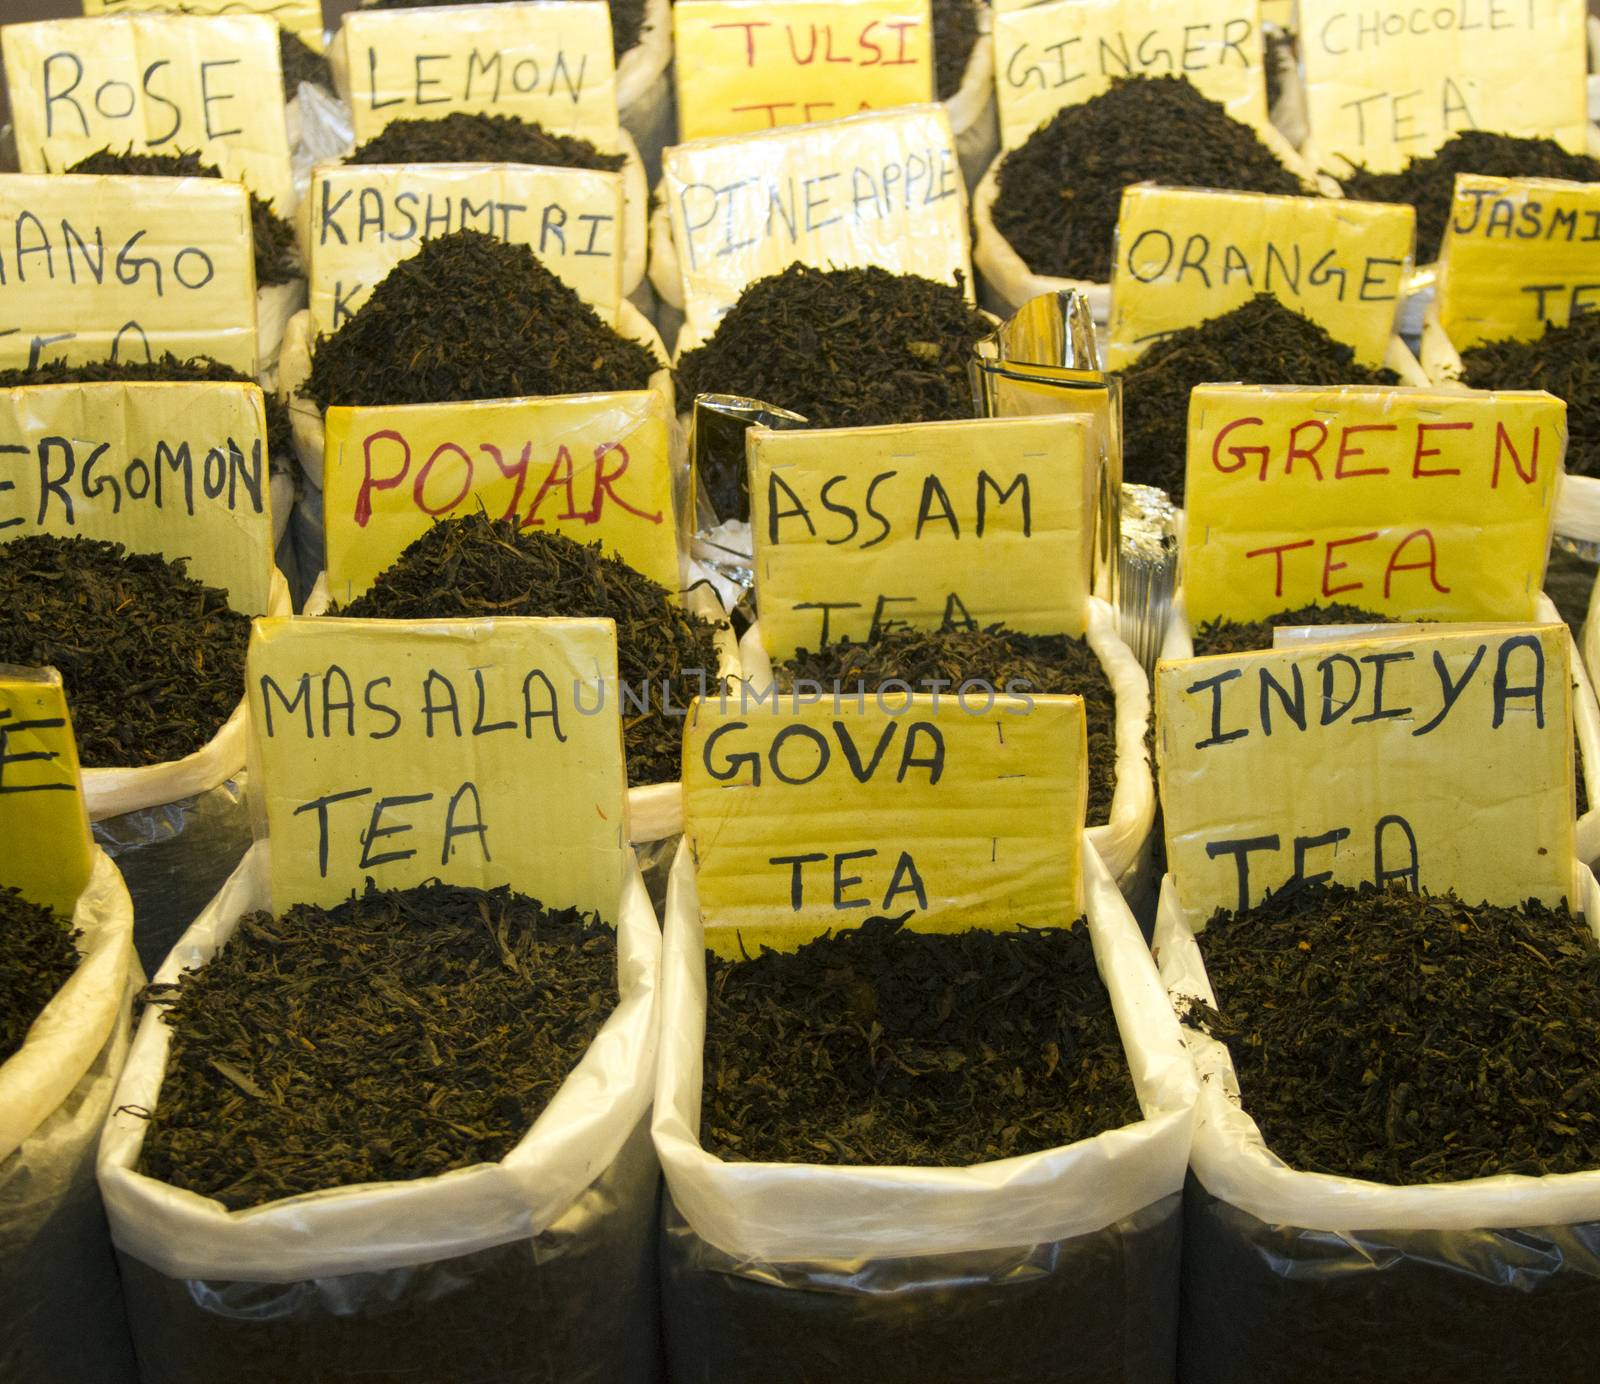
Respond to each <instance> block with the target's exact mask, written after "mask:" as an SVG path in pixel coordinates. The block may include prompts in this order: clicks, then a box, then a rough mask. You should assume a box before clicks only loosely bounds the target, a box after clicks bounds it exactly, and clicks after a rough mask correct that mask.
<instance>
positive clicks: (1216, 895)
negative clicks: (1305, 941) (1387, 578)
mask: <svg viewBox="0 0 1600 1384" xmlns="http://www.w3.org/2000/svg"><path fill="white" fill-rule="evenodd" d="M1571 642H1572V637H1571V635H1570V634H1568V633H1567V629H1566V626H1564V625H1537V626H1520V627H1516V628H1512V629H1509V630H1506V629H1497V630H1494V631H1483V630H1477V631H1465V632H1460V633H1438V634H1409V635H1402V636H1391V637H1387V638H1373V639H1360V640H1348V641H1340V642H1337V643H1331V644H1316V645H1310V646H1306V647H1303V648H1299V649H1271V650H1264V651H1261V652H1256V653H1246V654H1224V655H1219V656H1216V657H1212V658H1201V659H1182V660H1179V661H1177V662H1170V663H1161V664H1158V665H1157V667H1156V709H1157V717H1158V735H1157V748H1158V755H1159V760H1160V770H1161V803H1162V807H1163V810H1164V811H1165V813H1166V823H1167V858H1168V860H1169V861H1170V862H1171V864H1170V866H1169V869H1170V871H1171V878H1172V880H1173V882H1174V883H1175V885H1176V886H1177V891H1178V900H1179V903H1180V904H1181V905H1182V907H1183V909H1184V911H1185V913H1186V914H1187V915H1188V916H1189V917H1190V918H1192V919H1196V920H1200V921H1203V920H1205V919H1207V918H1209V917H1210V916H1211V914H1212V912H1213V911H1214V910H1215V909H1218V908H1226V909H1241V908H1247V907H1250V906H1253V905H1254V904H1257V903H1259V902H1260V901H1261V900H1262V898H1264V897H1265V896H1266V895H1267V894H1268V893H1271V892H1274V891H1276V890H1279V889H1282V888H1285V887H1287V886H1289V885H1291V884H1295V883H1301V882H1316V881H1319V880H1332V881H1334V882H1336V883H1339V884H1350V885H1355V884H1364V883H1369V882H1370V883H1376V884H1379V885H1393V884H1404V885H1406V886H1407V887H1409V888H1411V889H1413V890H1418V889H1426V890H1428V891H1430V892H1432V893H1443V892H1445V891H1446V890H1450V889H1454V890H1455V891H1456V893H1458V894H1459V895H1460V896H1461V898H1462V899H1463V900H1470V901H1471V902H1473V903H1477V902H1478V901H1479V900H1485V899H1486V900H1488V902H1490V903H1496V904H1506V905H1512V904H1518V903H1521V902H1522V901H1523V900H1525V899H1528V898H1537V899H1541V900H1543V901H1544V902H1545V903H1549V904H1554V903H1556V902H1557V901H1559V900H1561V899H1563V898H1565V897H1566V896H1567V895H1568V893H1569V891H1570V890H1571V888H1572V848H1573V817H1572V803H1573V793H1574V787H1573V779H1572V775H1573V763H1572V707H1571V700H1570V687H1571V681H1572V678H1571V672H1570V668H1569V663H1568V653H1567V650H1568V647H1569V645H1570V644H1571ZM1507 785H1515V786H1516V787H1515V791H1512V792H1507V791H1506V790H1507Z"/></svg>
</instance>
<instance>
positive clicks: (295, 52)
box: [278, 28, 333, 101]
mask: <svg viewBox="0 0 1600 1384" xmlns="http://www.w3.org/2000/svg"><path fill="white" fill-rule="evenodd" d="M278 65H279V66H280V67H281V68H282V69H283V95H284V99H285V100H286V101H292V100H294V98H295V95H296V93H297V92H298V91H299V90H300V84H301V83H302V82H304V83H305V84H306V85H307V86H314V87H321V88H322V89H323V90H324V91H326V92H328V93H329V94H330V95H331V94H332V92H333V69H332V68H330V67H329V66H328V60H327V58H325V57H324V56H323V55H322V54H321V53H319V52H317V50H316V49H315V48H313V47H311V45H310V44H308V43H307V42H306V41H305V40H304V39H303V38H301V37H300V36H299V35H298V34H294V33H290V31H289V30H288V29H281V28H280V29H279V30H278Z"/></svg>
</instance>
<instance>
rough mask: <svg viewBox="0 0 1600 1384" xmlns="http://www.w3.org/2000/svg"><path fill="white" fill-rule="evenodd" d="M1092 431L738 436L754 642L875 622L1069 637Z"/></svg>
mask: <svg viewBox="0 0 1600 1384" xmlns="http://www.w3.org/2000/svg"><path fill="white" fill-rule="evenodd" d="M1091 427H1092V423H1091V420H1089V419H1087V418H1081V417H1077V416H1074V415H1054V416H1049V415H1046V416H1038V417H1028V418H980V419H970V420H962V421H959V422H945V423H917V424H911V425H897V426H893V427H876V428H831V429H826V430H817V429H799V430H795V431H783V430H779V431H773V430H771V429H767V428H751V429H750V430H749V431H748V432H747V433H746V434H745V437H746V444H747V448H748V452H749V458H750V478H751V486H750V495H751V504H750V524H751V529H752V536H753V541H754V543H755V577H756V598H757V605H758V606H759V608H760V611H761V636H762V640H763V642H764V644H765V645H766V648H767V652H768V653H769V654H771V655H772V657H773V658H775V659H781V658H787V657H788V656H789V655H790V654H792V653H793V652H794V651H795V650H796V649H799V648H808V649H816V648H820V647H821V646H822V645H824V644H827V643H830V642H832V641H835V640H838V639H842V638H849V639H856V640H865V639H867V638H869V637H870V635H871V634H872V632H873V631H874V630H876V629H877V628H878V627H879V626H881V625H882V624H883V623H885V622H886V621H896V622H900V623H904V624H911V625H924V626H934V627H937V626H939V625H941V624H943V623H944V622H945V621H946V620H951V619H953V620H957V621H967V620H972V621H976V622H977V624H978V625H980V626H985V625H991V624H994V623H995V622H997V621H999V622H1002V623H1004V624H1005V625H1007V626H1009V627H1010V628H1011V629H1015V630H1020V631H1022V632H1023V633H1025V634H1070V635H1074V636H1076V635H1081V634H1082V633H1083V629H1084V620H1085V617H1086V612H1087V608H1088V593H1089V552H1090V548H1091V538H1092V535H1091V533H1090V529H1091V527H1092V519H1091V518H1090V516H1092V515H1093V513H1094V508H1093V494H1092V490H1091V487H1092V486H1093V483H1094V475H1095V468H1094V467H1093V466H1092V465H1090V464H1089V462H1088V459H1087V457H1086V452H1087V449H1088V446H1089V437H1090V431H1091Z"/></svg>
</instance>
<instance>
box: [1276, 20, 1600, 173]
mask: <svg viewBox="0 0 1600 1384" xmlns="http://www.w3.org/2000/svg"><path fill="white" fill-rule="evenodd" d="M1299 10H1300V19H1299V23H1298V25H1297V26H1296V27H1297V28H1298V30H1299V34H1300V44H1299V47H1300V59H1301V66H1302V70H1303V72H1304V75H1305V100H1306V112H1307V115H1308V116H1309V118H1310V122H1311V139H1310V143H1309V145H1308V146H1307V150H1306V153H1307V155H1308V157H1310V158H1311V160H1312V161H1313V162H1314V163H1318V164H1320V165H1322V166H1326V167H1339V166H1344V165H1364V166H1365V167H1367V168H1370V169H1373V170H1375V171H1378V172H1389V171H1391V170H1394V169H1398V168H1401V167H1402V166H1404V164H1405V162H1406V161H1407V160H1408V159H1410V158H1414V157H1415V158H1420V157H1422V156H1423V155H1426V154H1431V153H1432V152H1433V151H1434V150H1435V149H1437V148H1438V147H1439V146H1440V145H1441V144H1443V143H1444V142H1445V141H1446V140H1447V139H1449V138H1450V136H1451V135H1452V134H1454V133H1455V132H1456V131H1458V130H1498V131H1500V132H1501V133H1503V134H1508V135H1524V136H1534V135H1545V136H1549V137H1551V138H1553V139H1555V140H1556V141H1557V142H1558V143H1559V144H1561V145H1562V146H1563V147H1564V148H1567V149H1570V150H1572V151H1574V152H1581V151H1582V149H1583V147H1584V137H1585V135H1584V132H1585V128H1586V125H1587V122H1588V101H1587V96H1586V94H1585V72H1586V69H1587V50H1586V47H1585V39H1584V22H1585V13H1586V12H1585V6H1584V3H1583V0H1448V3H1443V4H1437V5H1401V4H1393V5H1386V4H1377V5H1353V4H1350V3H1349V0H1299Z"/></svg>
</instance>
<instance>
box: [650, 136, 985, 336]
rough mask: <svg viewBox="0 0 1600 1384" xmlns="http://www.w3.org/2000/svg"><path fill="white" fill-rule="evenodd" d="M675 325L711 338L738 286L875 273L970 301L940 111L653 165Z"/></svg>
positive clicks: (962, 210) (703, 147)
mask: <svg viewBox="0 0 1600 1384" xmlns="http://www.w3.org/2000/svg"><path fill="white" fill-rule="evenodd" d="M661 167H662V177H663V181H664V193H665V197H666V202H667V209H668V213H669V215H670V216H671V219H672V239H673V244H674V246H675V247H676V249H677V252H678V265H679V274H680V276H681V280H682V284H683V293H684V303H685V308H684V314H685V317H686V318H687V320H688V324H689V326H690V328H691V330H692V331H694V332H695V333H697V334H698V335H699V336H701V337H702V338H703V337H705V336H708V335H710V333H711V331H712V330H713V329H714V328H715V326H716V323H717V321H718V319H719V318H721V316H722V315H723V314H724V313H725V312H727V311H728V309H729V308H731V307H732V306H733V305H734V303H736V302H737V301H738V299H739V294H740V293H742V292H743V291H744V289H745V287H746V285H748V284H751V283H753V282H754V281H755V280H757V279H762V278H765V277H766V276H767V275H769V274H778V273H781V272H782V271H783V270H784V269H786V268H788V266H789V265H791V264H795V263H797V262H798V263H800V264H809V265H813V266H815V267H817V268H819V269H829V268H848V267H855V266H865V265H877V266H880V267H881V268H884V269H888V270H891V271H893V272H894V273H897V274H920V275H922V276H923V277H924V278H927V279H936V280H938V281H939V282H941V283H950V282H952V281H953V280H954V277H955V275H956V273H957V272H960V273H961V274H962V275H964V276H965V278H964V282H965V284H966V287H967V294H968V296H969V297H970V296H971V293H972V265H971V261H970V250H969V246H968V239H967V198H966V186H965V184H964V183H963V182H962V181H961V165H960V163H959V162H958V161H957V159H956V150H955V141H954V139H953V138H952V136H951V134H950V122H949V120H948V118H947V117H946V115H945V112H944V107H942V106H913V107H908V108H906V109H903V110H897V111H891V112H886V113H884V114H881V115H878V114H873V115H856V116H851V117H850V118H848V119H845V120H832V121H828V122H825V123H823V124H818V125H804V126H797V127H794V128H791V129H782V130H772V131H770V132H768V133H766V134H757V135H744V136H737V137H730V138H727V139H706V140H699V141H697V142H695V143H693V144H680V145H677V146H676V147H674V148H669V149H668V150H667V151H666V152H665V154H663V155H662V161H661Z"/></svg>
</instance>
